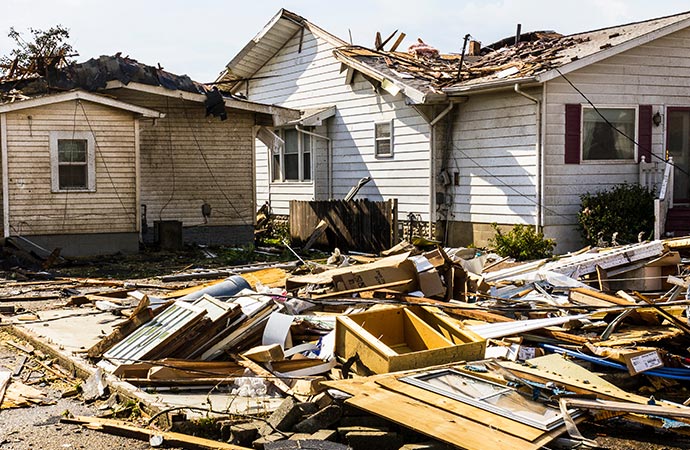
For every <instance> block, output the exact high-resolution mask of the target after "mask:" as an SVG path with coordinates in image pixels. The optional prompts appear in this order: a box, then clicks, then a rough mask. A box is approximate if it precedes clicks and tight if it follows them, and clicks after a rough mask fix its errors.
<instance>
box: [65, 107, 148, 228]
mask: <svg viewBox="0 0 690 450" xmlns="http://www.w3.org/2000/svg"><path fill="white" fill-rule="evenodd" d="M77 102H78V103H79V105H80V106H81V110H82V112H83V113H84V119H85V120H86V124H87V125H88V127H89V130H90V131H91V134H92V135H93V141H94V145H95V146H96V153H97V154H98V156H100V158H101V162H102V163H103V167H104V168H105V173H106V175H107V176H108V179H109V180H110V184H111V185H112V186H113V191H114V192H115V196H116V197H117V199H118V200H119V202H120V205H121V206H122V209H123V210H124V212H125V214H126V215H127V216H135V214H136V213H134V212H132V211H129V210H128V209H127V207H126V206H125V203H124V201H123V200H122V197H121V196H120V192H119V191H118V189H117V186H116V185H115V181H114V180H113V176H112V175H111V173H110V169H109V168H108V164H107V162H106V159H105V157H104V156H103V152H101V148H100V146H99V145H98V140H97V139H96V133H95V132H94V130H93V127H92V126H91V121H90V120H89V116H88V114H86V108H84V104H83V103H82V102H81V101H80V100H77ZM134 220H137V219H136V217H134Z"/></svg>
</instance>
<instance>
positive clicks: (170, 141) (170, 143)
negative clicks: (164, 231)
mask: <svg viewBox="0 0 690 450" xmlns="http://www.w3.org/2000/svg"><path fill="white" fill-rule="evenodd" d="M165 109H166V111H165V113H166V115H167V116H170V98H169V97H167V96H166V97H165ZM165 123H166V125H167V127H166V128H167V131H168V147H169V148H170V171H171V174H170V175H171V178H172V189H171V192H170V197H169V198H168V201H167V202H165V204H164V205H163V206H162V207H161V209H160V211H159V212H158V220H161V221H162V220H163V211H165V208H167V207H168V205H169V204H170V202H172V200H173V198H174V197H175V189H176V180H175V153H174V151H173V139H172V124H171V121H170V120H166V121H165Z"/></svg>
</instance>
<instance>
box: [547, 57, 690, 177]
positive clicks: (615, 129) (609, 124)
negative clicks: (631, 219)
mask: <svg viewBox="0 0 690 450" xmlns="http://www.w3.org/2000/svg"><path fill="white" fill-rule="evenodd" d="M556 72H558V73H559V74H560V75H561V77H563V79H564V80H565V81H566V82H567V83H568V84H569V85H570V86H571V87H572V88H573V89H575V91H576V92H577V93H578V94H580V95H581V96H582V98H584V99H585V101H586V102H587V103H588V104H589V106H591V107H592V108H593V109H594V111H596V113H597V114H598V115H599V117H601V119H602V120H603V121H604V122H606V124H607V125H608V126H609V127H611V128H612V129H613V130H614V131H616V132H617V133H619V134H620V135H621V136H623V137H624V138H626V139H628V140H629V141H630V142H632V143H633V144H634V145H635V147H637V148H639V149H641V150H645V151H647V152H648V153H649V154H650V155H652V157H653V158H656V159H658V160H659V161H661V162H665V163H667V164H671V165H672V166H673V167H674V168H676V169H678V171H680V172H682V173H684V174H685V175H690V173H688V172H687V171H686V170H685V169H683V168H682V167H680V166H678V165H676V164H674V163H672V162H670V161H666V160H665V159H664V158H662V157H661V156H659V155H656V154H654V152H652V149H651V148H644V147H642V146H641V145H640V144H639V143H638V142H637V141H636V140H635V139H634V138H633V137H631V136H629V135H628V134H627V133H626V132H625V131H623V130H621V129H619V128H617V127H616V126H615V125H614V124H612V123H611V122H609V120H608V119H607V118H606V117H604V115H603V114H602V113H601V111H599V108H597V107H596V106H595V105H594V103H592V101H591V100H590V99H589V98H588V97H587V96H586V95H585V93H584V92H582V91H581V90H580V89H579V88H578V87H577V86H575V84H574V83H573V82H572V81H570V80H569V79H568V77H566V76H565V75H564V74H563V72H561V71H560V69H558V68H556Z"/></svg>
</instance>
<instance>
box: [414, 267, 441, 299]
mask: <svg viewBox="0 0 690 450" xmlns="http://www.w3.org/2000/svg"><path fill="white" fill-rule="evenodd" d="M417 281H418V282H419V290H420V291H422V292H423V293H424V296H425V297H434V296H436V295H445V293H446V287H445V286H444V285H443V281H442V280H441V274H439V273H438V272H437V271H436V269H432V270H427V271H426V272H420V273H418V274H417Z"/></svg>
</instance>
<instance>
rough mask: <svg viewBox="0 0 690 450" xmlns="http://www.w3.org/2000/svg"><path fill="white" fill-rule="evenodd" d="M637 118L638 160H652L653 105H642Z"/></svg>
mask: <svg viewBox="0 0 690 450" xmlns="http://www.w3.org/2000/svg"><path fill="white" fill-rule="evenodd" d="M639 110H640V112H639V114H638V120H637V144H638V145H637V160H638V161H642V157H643V156H644V157H645V158H646V159H647V162H652V105H640V106H639Z"/></svg>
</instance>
